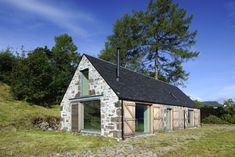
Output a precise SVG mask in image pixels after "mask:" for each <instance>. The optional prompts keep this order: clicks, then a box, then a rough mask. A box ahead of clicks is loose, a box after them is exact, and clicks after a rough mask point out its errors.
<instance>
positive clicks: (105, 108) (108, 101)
mask: <svg viewBox="0 0 235 157" xmlns="http://www.w3.org/2000/svg"><path fill="white" fill-rule="evenodd" d="M84 69H88V70H89V93H90V95H102V97H101V98H100V103H101V135H103V136H108V137H114V138H117V139H120V138H121V105H120V102H119V99H118V97H117V95H116V94H115V93H114V92H113V90H112V89H111V88H110V87H109V86H108V84H107V83H106V82H105V80H104V79H103V78H102V77H101V76H100V74H99V73H98V72H97V71H96V69H95V68H94V67H93V65H92V64H91V63H90V62H89V60H88V59H87V58H86V57H85V56H83V57H82V60H81V62H80V63H79V65H78V68H77V70H76V72H75V74H74V76H73V78H72V80H71V83H70V85H69V87H68V89H67V91H66V93H65V95H64V97H63V100H62V102H61V129H63V130H67V131H71V104H70V100H69V99H71V98H75V97H79V96H80V93H81V92H80V81H79V80H80V77H79V76H80V71H81V70H84Z"/></svg>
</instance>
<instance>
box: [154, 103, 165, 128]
mask: <svg viewBox="0 0 235 157" xmlns="http://www.w3.org/2000/svg"><path fill="white" fill-rule="evenodd" d="M162 120H163V119H162V113H161V109H160V107H157V106H153V131H154V132H156V131H160V130H161V129H162V124H163V121H162Z"/></svg>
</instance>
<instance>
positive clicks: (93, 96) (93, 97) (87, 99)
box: [69, 95, 103, 103]
mask: <svg viewBox="0 0 235 157" xmlns="http://www.w3.org/2000/svg"><path fill="white" fill-rule="evenodd" d="M102 96H103V95H92V96H82V97H77V98H71V99H69V101H70V102H72V103H75V102H84V101H94V100H100V98H101V97H102Z"/></svg>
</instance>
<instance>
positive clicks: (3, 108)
mask: <svg viewBox="0 0 235 157" xmlns="http://www.w3.org/2000/svg"><path fill="white" fill-rule="evenodd" d="M49 116H53V117H59V106H58V105H57V106H54V107H52V108H45V107H41V106H37V105H33V104H29V103H27V102H24V101H16V100H14V99H13V98H12V96H11V95H10V88H9V86H7V85H5V84H3V83H0V156H19V157H22V156H31V155H33V156H45V155H48V154H51V153H59V152H65V151H80V150H81V149H92V148H96V147H101V146H104V145H111V144H113V143H115V142H116V141H115V140H113V139H110V138H104V137H94V136H81V135H79V134H74V133H65V132H61V131H42V130H39V129H37V128H34V127H33V125H32V119H33V118H35V117H49Z"/></svg>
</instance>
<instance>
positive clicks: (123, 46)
mask: <svg viewBox="0 0 235 157" xmlns="http://www.w3.org/2000/svg"><path fill="white" fill-rule="evenodd" d="M140 29H141V27H140V26H139V25H138V18H135V17H131V16H129V15H128V14H125V15H124V16H123V17H122V18H121V19H118V20H117V21H116V23H115V24H114V28H113V34H112V35H110V36H108V38H107V39H108V40H107V42H106V43H105V49H104V50H102V51H101V53H100V54H99V57H100V58H101V59H104V60H108V61H111V62H113V63H115V61H116V57H115V55H116V51H117V48H120V50H121V51H120V65H121V66H123V67H126V68H129V69H131V70H136V71H139V70H140V67H141V63H142V58H143V55H142V54H141V53H140V51H139V50H138V45H139V44H140V39H141V34H138V32H139V31H140Z"/></svg>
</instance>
